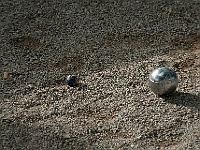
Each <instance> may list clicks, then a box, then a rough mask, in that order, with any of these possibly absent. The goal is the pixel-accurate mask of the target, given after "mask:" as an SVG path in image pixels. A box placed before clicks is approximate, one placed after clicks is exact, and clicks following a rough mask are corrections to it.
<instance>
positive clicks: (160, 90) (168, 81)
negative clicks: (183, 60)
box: [149, 67, 178, 96]
mask: <svg viewBox="0 0 200 150" xmlns="http://www.w3.org/2000/svg"><path fill="white" fill-rule="evenodd" d="M149 86H150V88H151V90H152V91H153V92H154V93H155V94H156V95H158V96H162V95H170V94H172V93H173V92H174V91H175V90H176V88H177V87H178V76H177V74H176V72H174V71H173V70H171V69H169V68H166V67H162V68H157V69H155V70H154V71H153V72H152V73H151V74H150V76H149Z"/></svg>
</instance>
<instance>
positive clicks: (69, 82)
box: [65, 75, 78, 86]
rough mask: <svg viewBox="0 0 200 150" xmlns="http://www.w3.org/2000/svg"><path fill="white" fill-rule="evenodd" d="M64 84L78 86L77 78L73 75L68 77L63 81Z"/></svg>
mask: <svg viewBox="0 0 200 150" xmlns="http://www.w3.org/2000/svg"><path fill="white" fill-rule="evenodd" d="M65 82H66V83H67V85H69V86H75V85H77V84H78V78H77V77H76V76H75V75H68V76H67V77H66V79H65Z"/></svg>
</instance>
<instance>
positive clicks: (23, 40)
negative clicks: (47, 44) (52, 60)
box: [11, 36, 42, 50]
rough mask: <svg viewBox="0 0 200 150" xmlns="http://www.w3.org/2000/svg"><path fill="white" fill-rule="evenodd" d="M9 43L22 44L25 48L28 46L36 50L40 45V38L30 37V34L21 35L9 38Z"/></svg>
mask: <svg viewBox="0 0 200 150" xmlns="http://www.w3.org/2000/svg"><path fill="white" fill-rule="evenodd" d="M11 43H12V44H13V45H15V46H22V47H25V48H29V49H32V50H36V49H38V48H40V47H41V46H42V43H40V40H38V39H36V38H33V37H30V36H22V37H17V38H14V39H11Z"/></svg>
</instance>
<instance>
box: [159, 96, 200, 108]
mask: <svg viewBox="0 0 200 150" xmlns="http://www.w3.org/2000/svg"><path fill="white" fill-rule="evenodd" d="M162 98H163V99H164V100H165V101H166V102H168V103H171V104H176V105H182V106H185V107H191V108H194V109H197V110H200V95H194V94H191V93H184V92H174V93H173V94H172V95H171V96H169V97H162Z"/></svg>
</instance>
